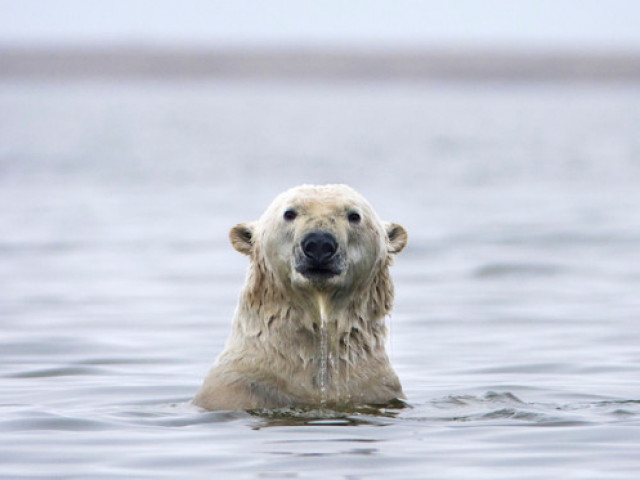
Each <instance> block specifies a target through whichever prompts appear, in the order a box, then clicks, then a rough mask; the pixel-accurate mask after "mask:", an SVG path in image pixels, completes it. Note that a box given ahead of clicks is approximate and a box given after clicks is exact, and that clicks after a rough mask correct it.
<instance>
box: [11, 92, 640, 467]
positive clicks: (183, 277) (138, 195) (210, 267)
mask: <svg viewBox="0 0 640 480" xmlns="http://www.w3.org/2000/svg"><path fill="white" fill-rule="evenodd" d="M639 127H640V90H639V89H638V88H637V87H634V86H626V87H617V86H615V85H601V86H597V87H596V86H593V87H592V86H576V85H565V86H554V85H551V84H547V85H544V84H538V85H512V86H506V85H498V84H495V85H491V84H484V85H482V84H474V83H468V84H461V85H453V86H445V85H436V84H434V85H416V84H402V83H388V84H384V83H379V84H375V83H374V84H364V85H363V84H349V83H343V84H341V83H333V84H314V83H305V84H284V83H266V82H265V83H259V82H256V83H236V84H227V83H215V82H211V83H201V84H198V83H193V82H191V83H190V82H185V83H184V84H160V83H158V84H142V83H138V84H136V83H128V84H127V83H123V84H118V85H110V84H106V83H99V82H94V83H67V84H44V83H39V84H26V85H24V84H22V85H21V84H17V83H4V84H2V85H0V286H1V288H0V322H1V336H0V352H1V353H0V392H1V393H0V476H1V477H2V478H65V479H69V478H70V479H73V478H78V479H80V478H89V477H90V478H118V477H120V478H127V479H131V478H153V479H157V478H185V477H193V478H211V477H212V475H213V476H215V477H216V478H225V477H228V478H247V479H253V478H345V479H347V478H348V479H356V478H363V479H364V478H397V479H411V478H434V479H435V478H437V479H447V478H487V479H501V478H504V479H510V478H519V479H529V478H536V479H537V478H541V479H542V478H544V479H547V478H569V479H577V478H579V479H600V478H607V479H623V478H624V479H631V478H636V476H637V472H638V470H639V469H640V456H639V455H638V452H639V451H640V347H639V346H640V294H639V293H638V292H640V262H639V260H638V259H639V258H640V257H638V250H639V246H640V189H639V188H638V186H639V185H640V135H638V131H640V128H639ZM303 182H311V183H325V182H346V183H349V184H350V185H352V186H353V187H355V188H356V189H358V190H359V191H361V192H362V193H363V194H364V195H365V196H366V197H367V198H368V199H369V200H370V201H371V202H372V204H373V205H374V207H375V208H376V209H377V211H378V213H379V214H380V215H381V217H383V218H384V219H387V220H393V221H396V222H398V223H401V224H402V225H404V226H405V228H406V229H407V230H408V232H409V246H408V247H407V248H406V249H405V251H403V252H402V253H401V254H399V256H398V257H397V261H396V264H395V266H394V267H393V270H392V272H393V274H394V278H395V283H396V301H395V308H394V313H393V315H392V318H391V319H390V330H391V338H390V342H389V351H390V356H391V360H392V363H393V364H394V366H395V368H396V370H397V372H398V374H399V377H400V379H401V380H402V383H403V387H404V391H405V393H406V394H407V396H408V399H409V403H410V404H411V406H412V407H411V408H404V409H397V410H395V409H389V410H387V411H382V412H372V411H359V412H331V411H328V410H318V411H313V412H300V411H280V412H272V413H263V414H262V415H260V414H249V413H246V412H203V411H200V410H198V409H196V408H194V407H192V406H190V405H189V403H188V401H189V399H190V398H191V396H192V395H193V394H194V393H195V392H196V390H197V388H198V387H199V385H200V382H201V381H202V379H203V377H204V375H205V373H206V371H207V370H208V369H209V367H210V366H211V364H212V362H213V360H214V358H215V356H216V355H217V353H218V352H219V351H220V350H221V348H222V345H223V343H224V340H225V338H226V336H227V333H228V331H229V323H230V319H231V317H232V314H233V310H234V307H235V302H236V299H237V296H238V292H239V289H240V286H241V284H242V281H243V277H244V271H245V268H246V258H245V257H243V256H242V255H239V254H237V253H236V252H235V251H233V249H232V248H231V247H230V245H229V244H228V240H227V232H228V230H229V228H230V227H231V226H232V225H234V224H235V223H238V222H240V221H245V220H252V219H256V218H257V217H258V215H259V214H260V213H261V212H262V210H263V209H264V208H265V207H266V205H267V204H268V203H269V202H270V201H271V199H272V198H273V197H274V196H275V195H276V194H277V193H279V192H280V191H282V190H284V189H285V188H288V187H290V186H292V185H296V184H299V183H303Z"/></svg>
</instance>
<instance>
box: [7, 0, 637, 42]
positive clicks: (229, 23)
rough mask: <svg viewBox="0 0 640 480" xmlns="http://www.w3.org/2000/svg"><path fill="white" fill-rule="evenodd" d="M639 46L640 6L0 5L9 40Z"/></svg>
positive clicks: (117, 0) (486, 2) (16, 0)
mask: <svg viewBox="0 0 640 480" xmlns="http://www.w3.org/2000/svg"><path fill="white" fill-rule="evenodd" d="M113 42H116V43H134V44H166V45H184V44H205V45H271V46H273V45H276V46H296V45H315V46H323V45H356V46H363V45H364V46H391V47H393V46H433V45H445V46H446V45H453V46H480V47H482V46H488V47H496V46H497V47H503V48H507V47H523V46H524V47H531V48H555V47H559V48H582V49H593V48H604V49H606V48H618V49H633V50H640V0H441V1H433V0H422V1H418V0H313V1H305V0H225V1H219V0H174V1H170V0H0V43H2V44H25V43H28V44H34V43H35V44H49V45H50V44H58V43H65V44H66V43H74V44H78V43H80V44H94V43H100V44H104V43H113Z"/></svg>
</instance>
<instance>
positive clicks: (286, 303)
mask: <svg viewBox="0 0 640 480" xmlns="http://www.w3.org/2000/svg"><path fill="white" fill-rule="evenodd" d="M229 238H230V240H231V244H232V245H233V247H234V248H235V249H236V250H237V251H239V252H241V253H243V254H245V255H248V256H249V259H250V265H249V270H248V273H247V278H246V281H245V285H244V288H243V290H242V293H241V295H240V299H239V303H238V306H237V309H236V313H235V317H234V320H233V326H232V331H231V335H230V336H229V338H228V340H227V343H226V346H225V348H224V350H223V351H222V353H221V354H220V356H219V357H218V359H217V360H216V363H215V365H214V366H213V368H212V369H211V371H210V372H209V374H208V375H207V377H206V378H205V380H204V384H203V385H202V387H201V388H200V390H199V391H198V393H197V394H196V396H195V398H194V399H193V403H194V404H195V405H197V406H200V407H203V408H206V409H209V410H236V409H262V408H279V407H297V406H301V407H307V406H309V407H312V406H321V405H327V406H332V407H337V408H340V407H353V406H358V405H371V404H375V405H384V404H388V403H389V402H392V401H393V400H394V399H397V398H404V394H403V393H402V387H401V386H400V382H399V380H398V377H397V376H396V374H395V372H394V371H393V368H392V367H391V364H390V363H389V358H388V357H387V353H386V351H385V341H386V335H387V328H386V325H385V316H386V315H388V314H389V312H390V311H391V305H392V302H393V283H392V281H391V277H390V275H389V267H390V265H391V263H392V259H393V258H392V255H393V254H396V253H398V252H400V251H401V250H402V249H403V248H404V246H405V245H406V243H407V233H406V231H405V230H404V228H403V227H401V226H400V225H398V224H395V223H386V222H382V221H380V219H379V218H378V216H377V215H376V213H375V212H374V211H373V209H372V208H371V206H370V205H369V203H368V202H367V201H366V200H365V199H364V198H363V197H362V196H361V195H359V194H358V193H357V192H356V191H354V190H353V189H351V188H349V187H347V186H345V185H325V186H311V185H303V186H300V187H296V188H293V189H291V190H288V191H286V192H284V193H282V194H280V195H279V196H278V197H277V198H276V199H275V200H274V201H273V203H272V204H271V206H269V208H268V209H267V210H266V212H265V213H264V214H263V215H262V217H261V218H260V219H259V220H258V221H257V222H252V223H241V224H239V225H236V226H235V227H233V228H232V229H231V232H230V234H229Z"/></svg>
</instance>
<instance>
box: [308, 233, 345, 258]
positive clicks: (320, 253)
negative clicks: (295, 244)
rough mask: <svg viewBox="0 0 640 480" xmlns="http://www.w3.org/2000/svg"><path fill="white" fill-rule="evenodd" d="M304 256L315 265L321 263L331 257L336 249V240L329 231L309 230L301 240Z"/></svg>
mask: <svg viewBox="0 0 640 480" xmlns="http://www.w3.org/2000/svg"><path fill="white" fill-rule="evenodd" d="M301 245H302V251H303V252H304V254H305V256H306V257H307V258H309V259H310V260H313V262H314V264H315V265H322V264H324V263H326V262H327V260H329V259H330V258H331V257H333V256H334V255H335V253H336V251H337V250H338V242H336V239H335V238H334V237H333V235H331V234H330V233H325V232H311V233H309V234H307V235H306V236H305V237H304V238H303V239H302V242H301Z"/></svg>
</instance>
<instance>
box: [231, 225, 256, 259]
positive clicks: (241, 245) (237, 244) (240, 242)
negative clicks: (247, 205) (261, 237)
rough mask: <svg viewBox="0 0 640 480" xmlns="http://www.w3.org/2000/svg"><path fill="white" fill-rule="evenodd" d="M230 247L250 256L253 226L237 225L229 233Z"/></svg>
mask: <svg viewBox="0 0 640 480" xmlns="http://www.w3.org/2000/svg"><path fill="white" fill-rule="evenodd" d="M229 240H231V245H232V246H233V248H235V249H236V250H237V251H239V252H240V253H242V254H244V255H250V254H251V250H252V249H253V225H252V224H250V223H239V224H238V225H236V226H235V227H233V228H232V229H231V231H230V232H229Z"/></svg>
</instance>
